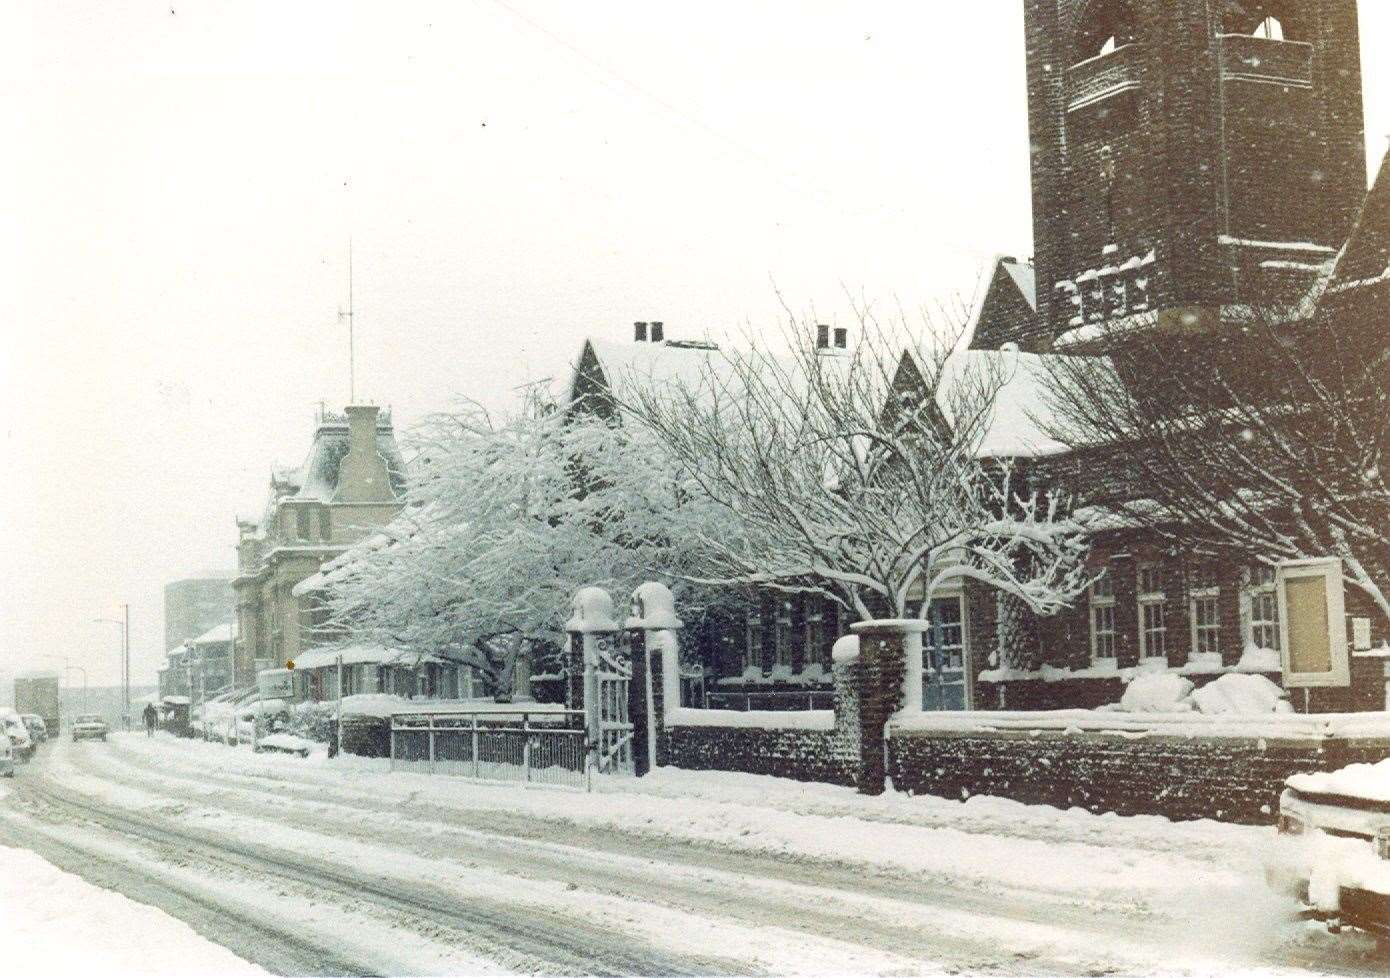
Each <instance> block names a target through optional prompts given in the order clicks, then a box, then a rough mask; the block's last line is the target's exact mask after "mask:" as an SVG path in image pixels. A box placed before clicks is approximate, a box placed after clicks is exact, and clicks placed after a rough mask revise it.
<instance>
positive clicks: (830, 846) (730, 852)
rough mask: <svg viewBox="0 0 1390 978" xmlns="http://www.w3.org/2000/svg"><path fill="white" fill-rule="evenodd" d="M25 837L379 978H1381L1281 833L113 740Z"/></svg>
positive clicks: (62, 767)
mask: <svg viewBox="0 0 1390 978" xmlns="http://www.w3.org/2000/svg"><path fill="white" fill-rule="evenodd" d="M84 805H85V806H87V808H85V809H84V808H81V807H80V806H84ZM74 806H77V807H74ZM118 819H127V820H129V821H128V822H118V821H113V820H118ZM93 823H95V828H94V825H93ZM131 832H139V833H143V835H142V837H141V839H140V841H139V842H138V844H133V843H132V842H131V839H130V837H129V835H130V833H131ZM11 834H17V835H21V836H25V837H26V838H27V839H28V840H29V841H28V842H26V844H33V845H34V846H35V847H36V848H40V849H41V850H42V849H43V847H44V846H68V847H77V848H78V849H81V850H82V851H84V852H86V853H88V854H90V855H91V857H92V858H99V859H101V860H104V861H106V862H107V863H110V864H111V865H113V866H119V867H120V869H119V870H118V871H119V872H122V873H129V874H132V876H140V875H144V876H147V877H157V878H160V879H163V880H167V881H168V883H169V885H171V886H178V887H183V888H185V889H189V890H191V891H192V892H194V893H195V894H196V895H198V896H199V898H200V899H203V900H204V901H206V902H209V903H213V904H216V905H218V906H225V907H227V908H228V909H227V914H228V915H229V916H230V917H231V918H235V919H238V920H246V919H248V918H254V917H256V915H257V914H259V915H260V916H261V917H262V918H264V919H266V920H284V919H292V920H295V921H296V922H298V924H299V925H300V926H299V927H298V928H297V929H296V930H295V932H294V936H295V937H296V938H299V937H302V938H303V939H304V940H306V941H309V942H311V943H312V942H314V941H317V942H318V943H319V944H320V945H324V946H329V947H332V948H336V949H337V950H336V952H335V953H338V954H340V955H341V956H342V957H343V959H344V962H345V963H344V964H343V965H342V967H347V966H348V963H352V964H354V965H359V964H360V966H361V967H364V968H366V967H370V968H371V969H372V970H378V971H384V972H386V973H403V972H409V973H437V972H453V973H458V972H460V971H468V972H470V973H472V972H483V971H492V972H499V971H506V972H526V973H537V972H554V971H557V970H558V971H570V972H572V971H575V970H589V969H591V968H604V969H607V970H610V971H616V972H617V973H674V972H694V973H711V972H718V973H756V972H769V971H770V972H775V973H800V974H831V973H834V974H888V973H895V974H896V973H902V974H940V973H943V972H948V971H957V972H959V971H964V972H967V973H989V974H1006V973H1007V974H1019V973H1022V974H1038V973H1049V974H1050V973H1075V974H1085V973H1119V974H1145V975H1148V974H1216V973H1223V974H1229V973H1233V972H1240V973H1262V974H1308V973H1319V974H1321V973H1344V974H1356V973H1383V971H1384V963H1383V962H1380V963H1377V962H1374V961H1371V960H1370V959H1369V958H1368V957H1367V956H1366V955H1367V954H1368V953H1369V947H1368V945H1367V942H1365V941H1358V940H1356V939H1355V938H1353V939H1350V940H1347V939H1336V938H1332V937H1330V936H1328V935H1326V934H1322V933H1320V932H1318V931H1316V930H1314V929H1310V928H1309V927H1308V926H1307V925H1304V924H1301V923H1297V922H1295V921H1294V919H1293V911H1294V908H1293V907H1292V905H1290V904H1289V903H1288V902H1287V901H1286V899H1285V898H1284V897H1282V896H1279V895H1277V894H1274V893H1272V892H1271V891H1270V890H1269V889H1268V887H1267V886H1266V885H1265V882H1264V869H1263V867H1264V860H1265V853H1266V851H1267V850H1268V849H1269V848H1270V847H1271V846H1272V845H1273V843H1274V834H1273V830H1271V829H1262V828H1249V827H1242V826H1232V825H1225V824H1219V823H1214V822H1191V823H1180V824H1175V823H1171V822H1168V821H1166V820H1162V819H1158V818H1120V817H1117V816H1096V815H1092V814H1089V813H1086V812H1082V811H1071V812H1062V811H1057V810H1054V809H1050V808H1044V807H1037V806H1025V805H1021V804H1017V803H1014V802H1007V801H1003V800H999V799H989V798H974V799H971V800H970V801H968V802H964V803H962V802H956V801H949V800H945V799H938V798H923V797H916V798H913V797H908V796H906V795H901V794H891V793H890V794H888V795H885V796H883V797H880V798H866V797H863V796H860V795H858V794H856V793H854V792H853V791H850V790H847V789H843V788H837V787H833V786H828V785H802V784H796V783H793V782H787V781H781V780H777V779H772V778H763V777H755V776H748V775H734V774H726V773H697V772H686V771H675V770H663V771H660V772H657V773H656V774H654V775H653V776H651V777H648V778H643V779H640V780H639V779H625V780H621V781H617V780H615V781H606V782H603V783H601V784H600V785H599V788H598V790H596V791H595V792H594V793H592V794H583V793H578V792H571V791H562V790H554V789H541V788H535V789H529V790H528V789H525V788H522V787H520V786H517V785H495V784H483V783H476V782H471V781H467V780H463V779H457V778H448V777H442V776H441V777H431V776H429V775H423V774H415V773H404V772H395V773H392V772H389V771H388V770H386V768H385V765H384V764H383V763H379V762H373V761H368V760H365V759H360V758H342V759H335V760H328V759H327V758H325V757H324V756H323V755H322V753H315V754H313V755H311V756H310V757H309V758H308V759H301V758H297V757H292V756H287V755H274V756H271V755H254V754H252V753H250V752H249V750H246V749H235V748H228V747H224V746H221V745H215V744H205V743H202V742H197V741H180V740H174V739H171V738H167V737H157V738H155V739H154V740H146V739H145V738H144V737H143V736H137V737H127V736H124V735H117V736H115V737H114V738H113V740H112V742H111V743H108V744H78V745H60V746H59V748H58V750H57V751H56V753H54V754H53V755H52V756H47V757H42V758H41V760H40V762H39V763H38V764H36V765H33V766H31V767H29V768H27V769H25V770H24V771H23V772H21V776H20V779H19V783H18V784H17V786H16V788H15V790H14V793H13V797H12V798H11V799H9V800H6V801H0V840H4V839H6V838H7V837H9V836H10V835H11ZM175 856H176V858H175ZM212 865H215V866H217V867H218V868H217V871H216V872H215V873H208V872H207V867H208V866H212ZM286 867H294V872H293V873H291V872H289V871H288V870H287V869H286ZM296 873H297V874H298V875H295V874H296ZM268 877H270V878H268ZM411 900H418V901H420V902H419V903H418V905H416V904H411V903H410V901H411ZM248 926H249V924H248ZM518 928H520V929H518ZM522 933H525V934H526V935H527V936H526V937H525V939H523V938H522V937H521V936H520V935H521V934H522ZM233 937H236V934H234V935H233ZM403 937H408V938H409V939H408V940H403V939H402V938H403ZM232 943H233V944H234V943H235V941H233V942H232ZM320 950H322V948H320ZM301 952H302V953H305V954H308V953H318V952H315V951H313V949H310V950H307V951H306V950H304V949H302V948H301V949H298V950H297V951H296V953H301ZM325 953H326V952H325ZM247 956H249V957H251V958H252V960H258V961H259V960H261V959H260V958H257V957H255V955H247Z"/></svg>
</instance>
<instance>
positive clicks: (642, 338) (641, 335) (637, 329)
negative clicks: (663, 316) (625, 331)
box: [632, 323, 647, 343]
mask: <svg viewBox="0 0 1390 978" xmlns="http://www.w3.org/2000/svg"><path fill="white" fill-rule="evenodd" d="M632 334H633V335H632V338H633V339H634V340H636V341H637V342H638V343H645V342H647V324H646V323H633V324H632Z"/></svg>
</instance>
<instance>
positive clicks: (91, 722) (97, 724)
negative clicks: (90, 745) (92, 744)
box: [72, 713, 107, 741]
mask: <svg viewBox="0 0 1390 978" xmlns="http://www.w3.org/2000/svg"><path fill="white" fill-rule="evenodd" d="M106 734H107V728H106V721H105V720H103V719H102V718H101V717H100V716H98V715H97V714H95V713H83V714H80V715H79V716H78V717H77V719H76V720H74V721H72V739H73V740H75V741H76V740H105V739H106Z"/></svg>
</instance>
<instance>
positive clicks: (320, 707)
mask: <svg viewBox="0 0 1390 978" xmlns="http://www.w3.org/2000/svg"><path fill="white" fill-rule="evenodd" d="M336 715H337V704H336V703H296V704H295V706H294V709H293V710H291V712H290V722H289V732H290V733H292V734H294V735H295V736H298V737H303V738H305V739H307V740H313V741H317V742H318V743H320V744H326V743H328V741H329V730H330V723H331V722H332V720H333V719H334V717H335V716H336Z"/></svg>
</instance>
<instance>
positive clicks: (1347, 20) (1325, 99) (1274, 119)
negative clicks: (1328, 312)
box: [1025, 0, 1366, 347]
mask: <svg viewBox="0 0 1390 978" xmlns="http://www.w3.org/2000/svg"><path fill="white" fill-rule="evenodd" d="M1025 27H1026V36H1027V52H1028V72H1027V77H1028V102H1029V128H1030V137H1031V142H1032V178H1033V215H1034V216H1033V222H1034V250H1035V262H1036V265H1037V273H1038V279H1037V284H1038V289H1037V292H1038V296H1037V297H1038V307H1039V309H1038V311H1039V316H1038V326H1037V329H1038V330H1039V335H1038V336H1035V337H1030V338H1028V339H1029V343H1030V345H1033V346H1036V347H1045V346H1047V345H1048V344H1049V343H1051V342H1052V341H1054V340H1058V339H1062V340H1065V338H1066V337H1067V334H1072V335H1073V336H1075V335H1077V333H1078V330H1080V331H1082V333H1084V331H1085V328H1086V327H1088V326H1094V325H1095V324H1098V323H1106V322H1112V321H1114V320H1116V319H1121V318H1124V317H1144V318H1158V319H1160V320H1162V319H1163V318H1164V317H1180V318H1181V321H1182V322H1184V323H1192V322H1201V323H1212V324H1215V323H1219V322H1220V321H1221V313H1222V310H1223V309H1226V308H1228V307H1231V306H1234V305H1237V304H1241V303H1244V304H1255V303H1261V302H1263V301H1267V300H1269V301H1277V300H1278V298H1279V297H1281V296H1284V295H1294V294H1298V293H1299V292H1300V291H1301V290H1304V289H1306V288H1308V287H1311V285H1312V283H1313V282H1314V281H1316V279H1317V277H1318V275H1319V274H1320V270H1321V269H1322V267H1323V266H1324V265H1325V264H1326V263H1327V262H1328V261H1330V260H1331V259H1332V258H1333V257H1334V256H1335V254H1336V251H1337V249H1338V248H1340V247H1341V245H1342V244H1343V242H1344V241H1345V240H1346V238H1347V235H1348V233H1349V231H1350V228H1351V225H1352V222H1353V221H1354V219H1355V216H1356V213H1357V209H1358V207H1359V206H1360V204H1361V201H1362V199H1363V198H1364V196H1365V192H1366V161H1365V141H1364V119H1363V115H1362V104H1361V60H1360V36H1359V25H1358V21H1357V13H1356V0H1025Z"/></svg>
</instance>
